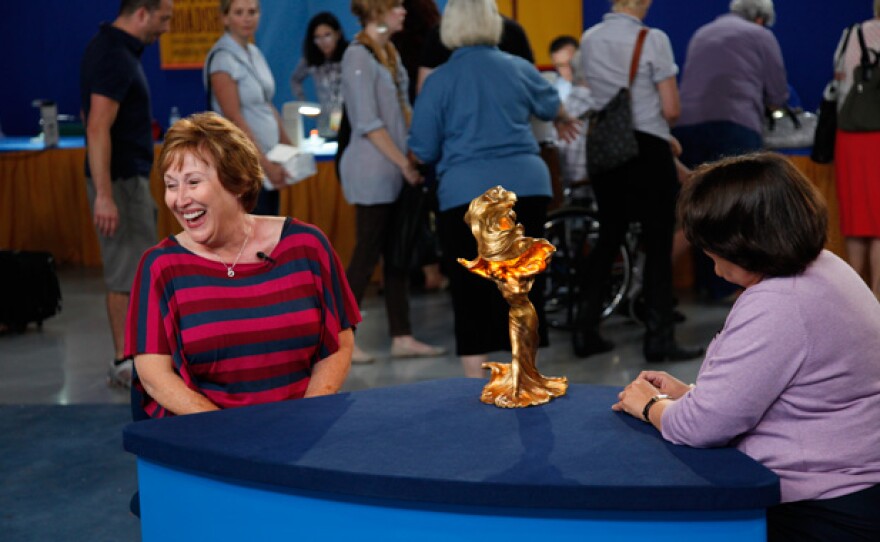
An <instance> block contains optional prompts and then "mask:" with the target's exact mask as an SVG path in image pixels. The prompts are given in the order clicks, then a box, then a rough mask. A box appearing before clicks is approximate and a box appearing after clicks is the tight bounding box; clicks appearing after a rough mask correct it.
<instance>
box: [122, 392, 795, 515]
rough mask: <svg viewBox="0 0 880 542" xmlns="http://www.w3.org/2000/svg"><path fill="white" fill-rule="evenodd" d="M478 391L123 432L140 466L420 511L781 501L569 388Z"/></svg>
mask: <svg viewBox="0 0 880 542" xmlns="http://www.w3.org/2000/svg"><path fill="white" fill-rule="evenodd" d="M483 384H484V382H483V381H482V380H476V379H451V380H435V381H428V382H422V383H417V384H408V385H403V386H396V387H390V388H377V389H370V390H364V391H358V392H353V393H345V394H338V395H334V396H328V397H320V398H315V399H308V400H301V401H289V402H285V403H275V404H269V405H259V406H253V407H245V408H238V409H230V410H225V411H219V412H212V413H206V414H199V415H192V416H181V417H178V418H168V419H163V420H150V421H145V422H138V423H133V424H129V425H128V426H127V427H126V428H125V430H124V446H125V449H126V450H128V451H129V452H132V453H135V454H137V455H138V456H139V457H141V458H142V459H147V460H151V461H154V462H157V463H161V464H164V465H166V466H169V467H172V468H179V469H183V470H187V471H195V472H198V473H202V474H206V475H213V476H220V477H224V478H228V479H232V480H235V481H240V482H242V483H256V484H270V485H273V486H280V487H281V488H291V489H293V490H305V491H317V492H325V493H334V494H342V495H345V496H350V497H359V498H363V497H366V498H377V499H393V500H398V501H401V500H402V501H417V502H423V503H435V504H449V505H466V506H492V507H514V508H520V507H527V508H542V509H559V510H565V509H580V510H584V509H588V510H661V511H668V510H741V509H759V508H764V507H767V506H770V505H773V504H776V503H777V502H778V500H779V489H778V485H779V483H778V479H777V477H776V475H775V474H773V473H772V472H771V471H769V470H767V469H766V468H764V467H763V466H761V465H759V464H758V463H756V462H755V461H753V460H751V459H750V458H748V457H747V456H745V455H744V454H742V453H740V452H738V451H737V450H734V449H730V448H724V449H711V450H699V449H694V448H688V447H685V446H675V445H672V444H669V443H667V442H665V441H664V440H663V439H662V438H661V437H660V435H659V434H658V432H657V431H656V430H655V429H654V428H652V427H650V426H648V425H647V424H645V423H643V422H641V421H639V420H636V419H634V418H632V417H630V416H628V415H625V414H620V413H615V412H613V411H612V410H611V404H612V403H613V402H614V401H615V397H616V394H617V392H618V391H619V390H618V388H613V387H605V386H588V385H578V384H575V385H572V386H571V387H570V388H569V392H568V395H567V396H565V397H562V398H560V399H556V400H554V401H552V402H551V403H549V404H547V405H544V406H540V407H532V408H526V409H513V410H505V409H500V408H496V407H494V406H489V405H485V404H483V403H481V402H480V401H479V395H480V390H481V389H482V386H483Z"/></svg>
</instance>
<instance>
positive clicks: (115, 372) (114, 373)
mask: <svg viewBox="0 0 880 542" xmlns="http://www.w3.org/2000/svg"><path fill="white" fill-rule="evenodd" d="M133 368H134V362H133V361H132V359H131V358H125V359H122V360H118V361H116V360H114V361H111V362H110V368H109V369H107V385H108V386H111V387H118V388H130V387H131V373H132V371H133Z"/></svg>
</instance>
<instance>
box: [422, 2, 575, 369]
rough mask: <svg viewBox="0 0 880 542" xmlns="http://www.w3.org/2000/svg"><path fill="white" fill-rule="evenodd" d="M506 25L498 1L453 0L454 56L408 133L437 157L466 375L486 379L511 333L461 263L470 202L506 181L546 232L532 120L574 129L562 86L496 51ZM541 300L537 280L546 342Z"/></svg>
mask: <svg viewBox="0 0 880 542" xmlns="http://www.w3.org/2000/svg"><path fill="white" fill-rule="evenodd" d="M501 30H502V20H501V17H500V15H499V14H498V10H497V8H496V6H495V2H494V0H476V1H470V0H450V1H449V3H448V4H447V5H446V11H445V12H444V14H443V20H442V22H441V24H440V38H441V40H442V41H443V45H445V46H446V47H447V48H449V49H453V53H452V56H451V57H450V59H449V60H448V61H447V62H446V63H445V64H443V65H441V66H440V67H439V68H437V69H436V70H435V71H434V72H432V73H431V75H430V76H429V77H428V78H427V79H426V80H425V83H424V86H423V87H422V92H421V93H420V94H419V98H418V100H417V101H416V108H415V112H414V115H413V124H412V128H411V130H410V137H409V145H410V149H411V150H412V151H413V153H414V154H415V155H416V157H417V158H419V159H420V160H422V161H424V162H428V163H437V173H438V177H439V183H438V187H437V195H438V199H439V203H440V215H439V216H438V235H439V237H440V242H441V245H442V248H443V258H444V259H445V263H446V267H445V269H444V270H445V271H448V272H449V273H450V274H449V279H450V286H451V291H452V304H453V313H454V315H455V339H456V348H457V353H458V355H459V356H461V359H462V364H463V365H464V370H465V375H467V376H473V377H480V376H482V369H481V365H482V363H483V362H485V361H488V353H489V352H493V351H498V350H508V349H510V338H509V335H508V325H507V311H508V306H507V304H506V302H505V301H504V300H503V299H502V297H501V295H500V294H499V293H498V289H497V288H496V287H495V285H494V284H492V283H491V282H490V281H486V280H485V279H482V278H479V277H477V276H476V275H473V274H471V273H469V272H468V271H467V270H465V269H464V268H463V267H462V266H460V265H458V263H456V258H467V259H472V258H474V257H476V255H477V244H476V241H475V239H474V237H473V234H472V233H471V231H470V229H469V228H468V226H467V225H466V224H465V223H464V214H465V212H466V211H467V207H468V205H469V204H470V202H471V200H472V199H474V198H476V197H478V196H480V195H481V194H483V193H484V192H485V191H486V190H488V189H490V188H493V187H495V186H497V185H502V186H503V187H504V188H505V189H507V190H510V191H512V192H514V193H516V195H517V197H518V203H517V205H516V209H515V210H516V214H517V219H518V221H519V222H521V223H522V224H523V225H524V226H525V234H526V235H528V236H532V237H541V236H542V232H543V223H544V219H545V217H546V213H547V204H548V203H549V201H550V197H551V195H552V191H551V187H550V174H549V172H548V170H547V166H546V165H545V163H544V161H543V160H542V159H541V157H540V154H539V149H538V143H537V142H536V141H535V137H534V136H533V135H532V130H531V126H530V124H529V118H530V117H531V116H532V115H534V116H536V117H538V118H540V119H542V120H551V119H556V120H557V121H558V122H557V129H558V130H560V133H561V134H563V135H564V136H567V137H568V138H571V137H573V136H574V135H576V133H577V126H576V122H575V121H573V120H572V119H570V118H569V117H568V115H566V114H565V110H564V109H563V108H562V106H561V104H560V101H559V94H558V93H557V92H556V89H555V88H553V86H552V85H550V83H548V82H547V81H546V80H545V79H544V78H543V77H541V75H540V73H538V70H537V69H535V67H534V66H533V65H531V64H529V63H528V62H527V61H525V60H523V59H521V58H518V57H515V56H512V55H510V54H507V53H503V52H501V51H500V50H499V49H498V47H497V45H498V42H499V40H500V37H501ZM541 297H542V287H541V285H540V284H535V286H534V287H533V288H532V290H531V294H530V298H531V299H532V303H533V304H534V305H535V308H536V309H537V311H538V318H539V322H540V326H539V327H540V330H539V331H540V333H541V335H542V338H543V340H542V342H543V343H544V344H546V337H547V336H546V325H544V312H543V302H542V300H541Z"/></svg>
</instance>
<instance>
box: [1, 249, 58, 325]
mask: <svg viewBox="0 0 880 542" xmlns="http://www.w3.org/2000/svg"><path fill="white" fill-rule="evenodd" d="M60 310H61V287H60V286H59V284H58V275H56V274H55V259H54V258H53V257H52V254H50V253H48V252H28V251H11V250H0V326H6V327H7V328H8V329H10V330H11V331H15V332H19V333H20V332H22V331H24V330H25V329H26V328H27V326H28V324H29V323H31V322H36V324H37V327H38V328H42V326H43V320H45V319H46V318H49V317H51V316H54V315H55V314H57V313H58V312H59V311H60Z"/></svg>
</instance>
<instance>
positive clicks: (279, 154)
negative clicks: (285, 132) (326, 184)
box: [266, 143, 318, 185]
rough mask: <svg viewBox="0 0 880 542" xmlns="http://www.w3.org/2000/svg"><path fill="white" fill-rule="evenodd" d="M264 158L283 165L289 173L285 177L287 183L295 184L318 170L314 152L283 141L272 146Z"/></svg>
mask: <svg viewBox="0 0 880 542" xmlns="http://www.w3.org/2000/svg"><path fill="white" fill-rule="evenodd" d="M266 158H268V159H269V160H271V161H272V162H275V163H277V164H281V165H282V166H284V170H285V171H287V174H288V175H289V177H288V178H287V184H289V185H290V184H296V183H298V182H300V181H301V180H303V179H307V178H309V177H311V176H312V175H314V174H315V173H317V172H318V168H317V165H316V164H315V155H314V154H312V153H310V152H305V151H301V150H300V149H298V148H296V147H292V146H290V145H284V144H283V143H279V144H278V145H275V146H274V147H272V150H270V151H269V152H268V153H267V154H266Z"/></svg>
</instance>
